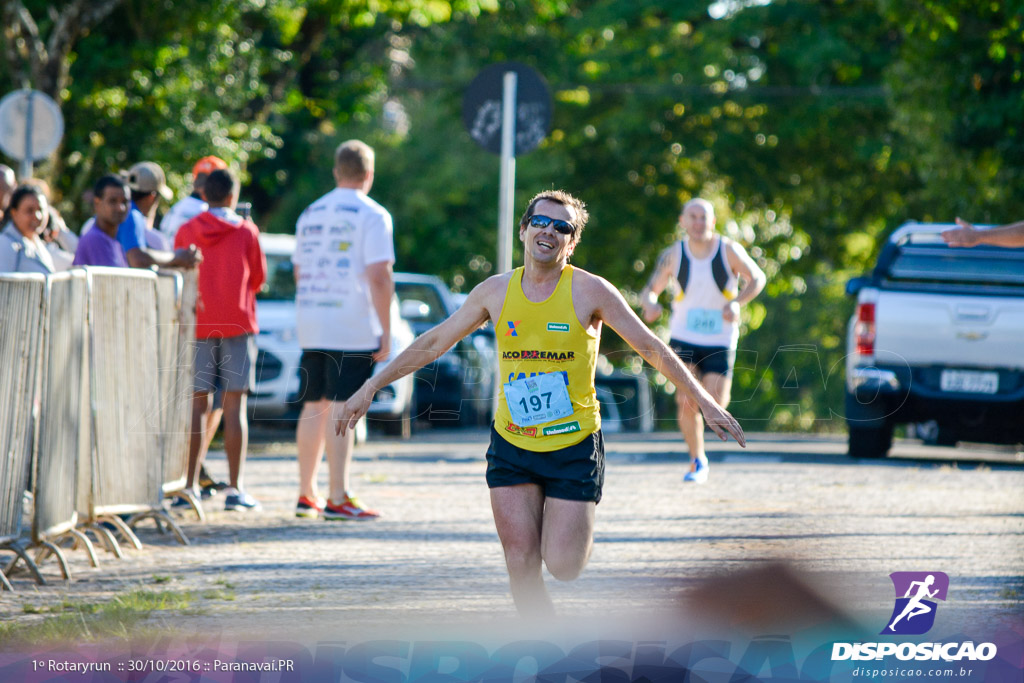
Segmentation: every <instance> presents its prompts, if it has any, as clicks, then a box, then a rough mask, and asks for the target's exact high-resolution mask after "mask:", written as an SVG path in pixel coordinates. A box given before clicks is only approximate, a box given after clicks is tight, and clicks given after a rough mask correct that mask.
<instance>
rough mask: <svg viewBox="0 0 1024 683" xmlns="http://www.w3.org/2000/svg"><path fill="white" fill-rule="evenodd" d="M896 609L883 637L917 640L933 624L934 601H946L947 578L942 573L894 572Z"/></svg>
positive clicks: (883, 631)
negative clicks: (894, 635) (891, 635)
mask: <svg viewBox="0 0 1024 683" xmlns="http://www.w3.org/2000/svg"><path fill="white" fill-rule="evenodd" d="M889 578H890V579H892V585H893V587H894V588H895V590H896V605H895V606H894V607H893V609H892V616H890V617H889V625H888V626H886V627H885V628H884V629H882V631H881V633H882V634H883V635H885V634H890V633H895V634H899V635H901V636H919V635H921V634H922V633H928V631H930V630H931V628H932V626H933V625H934V624H935V610H936V603H935V601H936V600H942V601H943V602H945V600H946V592H947V591H948V590H949V577H948V576H946V575H945V574H944V573H942V572H893V573H892V574H889Z"/></svg>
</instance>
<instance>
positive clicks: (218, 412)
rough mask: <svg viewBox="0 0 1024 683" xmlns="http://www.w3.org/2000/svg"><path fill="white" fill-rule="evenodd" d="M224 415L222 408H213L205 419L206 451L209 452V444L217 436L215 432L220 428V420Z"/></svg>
mask: <svg viewBox="0 0 1024 683" xmlns="http://www.w3.org/2000/svg"><path fill="white" fill-rule="evenodd" d="M223 415H224V408H214V409H213V410H211V411H210V412H209V413H207V417H206V450H207V451H209V450H210V444H211V443H213V437H215V436H217V430H218V429H219V428H220V419H221V417H222V416H223Z"/></svg>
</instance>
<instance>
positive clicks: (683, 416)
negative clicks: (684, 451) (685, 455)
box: [676, 363, 707, 463]
mask: <svg viewBox="0 0 1024 683" xmlns="http://www.w3.org/2000/svg"><path fill="white" fill-rule="evenodd" d="M686 367H687V369H689V371H690V372H692V373H693V375H694V377H698V378H699V377H700V371H699V370H697V367H696V366H695V365H691V364H690V363H686ZM676 421H677V422H678V423H679V431H681V432H682V433H683V439H685V440H686V445H687V447H688V448H689V449H690V462H691V463H695V462H696V461H697V460H707V458H706V457H705V455H704V417H703V416H702V415H701V413H700V408H698V407H697V404H696V403H695V402H694V400H693V399H692V398H690V395H689V394H687V393H686V392H685V391H680V390H678V389H677V390H676Z"/></svg>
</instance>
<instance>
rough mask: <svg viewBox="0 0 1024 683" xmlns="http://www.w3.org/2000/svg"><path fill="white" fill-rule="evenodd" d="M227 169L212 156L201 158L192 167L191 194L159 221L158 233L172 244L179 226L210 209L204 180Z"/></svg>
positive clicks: (218, 159)
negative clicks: (204, 189)
mask: <svg viewBox="0 0 1024 683" xmlns="http://www.w3.org/2000/svg"><path fill="white" fill-rule="evenodd" d="M227 167H228V165H227V162H225V161H224V160H223V159H221V158H220V157H215V156H212V155H211V156H205V157H203V158H202V159H200V160H199V161H197V162H196V163H195V164H194V165H193V166H192V194H190V195H189V196H187V197H185V198H184V199H182V200H180V201H178V203H176V204H175V205H174V206H172V207H171V208H170V209H169V210H168V211H167V213H166V214H164V218H163V220H162V221H160V232H162V233H163V234H164V236H165V237H166V238H167V239H168V240H170V241H171V242H172V243H173V242H174V236H175V235H176V234H177V233H178V229H179V228H180V227H181V226H183V225H185V223H186V222H187V221H190V220H192V219H193V218H195V217H196V216H198V215H199V214H201V213H202V212H204V211H206V210H208V209H209V208H210V207H209V205H208V204H207V203H206V198H205V197H204V196H203V187H204V186H205V185H206V179H207V178H208V177H209V175H210V174H211V173H213V172H214V171H223V170H225V169H226V168H227Z"/></svg>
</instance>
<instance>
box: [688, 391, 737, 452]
mask: <svg viewBox="0 0 1024 683" xmlns="http://www.w3.org/2000/svg"><path fill="white" fill-rule="evenodd" d="M699 404H700V412H701V413H703V415H704V421H705V422H707V424H708V426H709V427H711V431H713V432H714V433H715V434H717V435H718V438H719V439H721V440H722V441H727V440H728V438H729V437H728V434H732V438H734V439H736V443H738V444H739V445H740V446H741V447H743V448H746V447H747V438H746V436H745V435H744V434H743V428H742V427H740V423H739V422H737V421H736V418H734V417H733V416H732V415H731V414H729V411H728V410H726V409H725V408H723V407H722V406H720V405H718V404H717V403H716V402H715V400H714V399H713V398H711V396H707V397H701V399H699Z"/></svg>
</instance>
